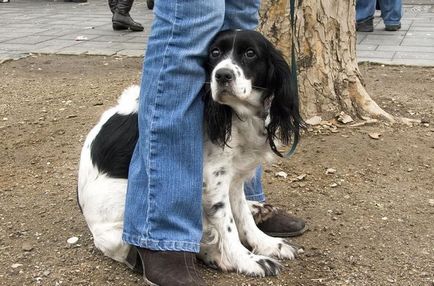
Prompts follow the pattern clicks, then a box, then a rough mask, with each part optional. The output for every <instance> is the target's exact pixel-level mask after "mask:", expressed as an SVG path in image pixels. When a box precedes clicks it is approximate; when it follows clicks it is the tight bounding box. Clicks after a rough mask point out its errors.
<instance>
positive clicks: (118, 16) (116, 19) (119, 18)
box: [112, 0, 143, 31]
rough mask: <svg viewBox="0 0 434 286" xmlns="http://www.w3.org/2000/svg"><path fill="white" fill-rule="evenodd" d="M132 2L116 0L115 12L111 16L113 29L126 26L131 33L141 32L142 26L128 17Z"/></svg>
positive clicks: (132, 0) (131, 0)
mask: <svg viewBox="0 0 434 286" xmlns="http://www.w3.org/2000/svg"><path fill="white" fill-rule="evenodd" d="M133 2H134V0H117V4H116V8H115V12H114V14H113V18H112V23H113V29H115V26H116V27H120V26H126V27H128V28H129V29H130V30H131V31H143V26H142V25H141V24H140V23H137V22H135V21H134V20H133V19H132V18H131V16H130V10H131V6H133Z"/></svg>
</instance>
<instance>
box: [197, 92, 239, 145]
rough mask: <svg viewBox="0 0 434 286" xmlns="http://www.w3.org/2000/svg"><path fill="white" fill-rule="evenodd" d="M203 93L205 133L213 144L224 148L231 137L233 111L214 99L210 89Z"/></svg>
mask: <svg viewBox="0 0 434 286" xmlns="http://www.w3.org/2000/svg"><path fill="white" fill-rule="evenodd" d="M205 88H206V89H207V90H205V91H204V92H203V100H204V104H205V108H204V121H205V123H204V124H205V132H206V133H207V135H208V138H209V139H210V140H211V142H212V143H214V144H216V145H218V146H221V147H224V146H226V145H227V142H228V141H229V139H230V137H231V129H232V109H231V108H230V107H229V106H227V105H224V104H220V103H218V102H215V101H214V100H213V99H212V95H211V91H210V89H209V86H208V87H205Z"/></svg>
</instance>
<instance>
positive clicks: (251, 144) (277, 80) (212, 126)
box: [78, 31, 302, 276]
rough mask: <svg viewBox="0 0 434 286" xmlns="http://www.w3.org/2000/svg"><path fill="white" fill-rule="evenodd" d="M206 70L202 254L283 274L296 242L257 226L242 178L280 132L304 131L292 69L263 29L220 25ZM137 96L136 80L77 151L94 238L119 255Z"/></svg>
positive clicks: (285, 138) (220, 263)
mask: <svg viewBox="0 0 434 286" xmlns="http://www.w3.org/2000/svg"><path fill="white" fill-rule="evenodd" d="M207 72H208V76H209V81H210V84H209V86H208V89H209V91H208V92H206V93H205V95H204V101H205V113H204V120H205V130H206V132H205V135H204V162H203V168H204V171H203V174H204V178H203V179H204V182H203V185H204V188H203V202H202V206H203V214H204V215H203V238H202V242H201V250H200V254H199V255H198V256H199V258H200V259H201V260H202V261H204V262H205V263H206V264H208V265H210V266H212V267H216V268H219V269H222V270H224V271H237V272H241V273H245V274H248V275H254V276H265V275H276V274H277V273H278V272H279V270H280V264H279V263H278V262H277V261H276V260H275V259H274V258H281V259H293V258H294V257H295V255H296V249H295V248H294V247H292V246H291V245H289V244H288V243H287V242H286V241H285V240H283V239H280V238H274V237H270V236H268V235H266V234H264V233H263V232H262V231H260V230H259V229H258V228H257V226H256V224H255V221H254V219H253V217H252V211H253V212H254V211H255V210H257V207H252V206H256V205H258V204H259V203H253V202H248V201H246V199H245V196H244V192H243V183H244V182H245V181H246V180H249V179H251V178H252V177H253V176H254V171H255V169H256V167H257V166H258V165H259V164H261V163H263V162H267V161H270V160H271V159H272V157H273V152H274V153H276V154H280V153H279V152H278V151H277V149H276V146H275V144H274V141H275V140H276V141H277V140H278V141H281V142H283V143H284V144H288V142H289V141H291V138H298V133H299V128H300V126H301V124H302V119H301V117H300V115H299V109H298V98H297V96H296V92H295V90H294V88H296V87H295V86H293V85H291V84H290V82H289V78H290V69H289V67H288V64H287V63H286V61H285V60H284V58H283V57H282V56H281V54H280V53H279V52H278V51H277V50H276V49H275V48H274V46H273V45H272V44H271V43H270V42H269V41H268V40H266V39H265V38H264V37H263V36H262V35H261V34H260V33H257V32H254V31H223V32H221V33H219V34H218V35H217V37H216V38H215V40H214V41H213V43H212V44H211V46H210V49H209V57H208V61H207ZM138 97H139V87H137V86H133V87H130V88H128V89H127V90H125V91H124V92H123V94H122V95H121V97H120V98H119V101H118V105H117V106H115V107H113V108H111V109H110V110H108V111H106V112H105V113H104V114H103V115H102V117H101V119H100V121H99V122H98V124H97V125H96V126H95V127H94V128H93V129H92V130H91V131H90V133H89V134H88V136H87V138H86V141H85V143H84V146H83V149H82V153H81V159H80V169H79V178H78V200H79V204H80V206H81V209H82V212H83V214H84V216H85V219H86V222H87V224H88V226H89V229H90V231H91V232H92V235H93V238H94V243H95V246H96V247H97V248H98V249H100V250H101V251H102V252H103V253H104V254H105V255H107V256H109V257H111V258H112V259H115V260H117V261H120V262H125V259H126V257H127V254H128V251H129V246H128V245H126V244H125V243H123V242H122V227H123V214H124V200H125V194H126V189H127V179H128V165H129V162H130V159H131V155H132V152H133V149H134V146H135V144H136V141H137V137H138V134H137V132H138V131H137V110H138ZM255 204H256V205H255ZM259 205H260V204H259ZM161 207H164V206H161Z"/></svg>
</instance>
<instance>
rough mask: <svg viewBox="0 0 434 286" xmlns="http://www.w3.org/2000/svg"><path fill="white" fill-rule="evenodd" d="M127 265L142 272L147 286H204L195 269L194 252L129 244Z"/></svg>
mask: <svg viewBox="0 0 434 286" xmlns="http://www.w3.org/2000/svg"><path fill="white" fill-rule="evenodd" d="M126 264H127V265H128V267H130V268H131V269H133V270H134V271H137V272H143V279H144V280H145V283H146V284H147V285H149V286H178V285H179V286H187V285H191V286H205V285H206V284H205V282H204V281H203V279H202V278H201V277H200V276H199V273H198V271H197V269H196V265H195V264H196V254H195V253H191V252H182V251H154V250H150V249H146V248H141V247H136V246H131V249H130V252H129V253H128V257H127V262H126Z"/></svg>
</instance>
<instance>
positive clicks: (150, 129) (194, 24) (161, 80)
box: [123, 0, 225, 285]
mask: <svg viewBox="0 0 434 286" xmlns="http://www.w3.org/2000/svg"><path fill="white" fill-rule="evenodd" d="M224 5H225V3H224V0H214V1H201V0H191V1H181V0H174V1H156V3H155V7H154V14H155V17H154V22H153V25H152V31H151V35H150V37H149V41H148V47H147V51H146V57H145V62H144V66H143V74H142V80H141V91H140V103H139V139H138V142H137V145H136V148H135V151H134V154H133V158H132V161H131V164H130V171H129V177H128V191H127V196H126V204H125V218H124V233H123V239H124V241H125V242H126V243H128V244H130V245H133V246H137V247H133V249H132V250H135V249H137V250H138V253H139V254H140V257H141V258H142V260H143V259H144V260H147V259H148V258H149V259H152V261H153V263H150V265H149V267H148V268H147V269H146V270H145V272H146V273H145V275H148V276H152V277H151V278H152V279H154V280H156V281H153V280H151V281H152V282H154V283H157V284H158V285H167V284H170V285H173V284H177V285H188V284H189V283H191V284H190V285H194V284H193V282H192V281H191V279H192V277H191V275H188V273H189V271H193V272H194V273H195V271H194V269H193V270H192V269H185V267H186V264H188V265H187V267H190V266H191V264H192V263H191V261H192V259H193V258H192V256H191V255H190V254H191V253H195V252H198V251H199V244H200V240H201V237H202V221H201V219H202V217H201V212H202V211H201V210H202V207H201V197H202V195H201V192H202V152H203V151H202V149H203V148H202V146H203V142H202V141H203V139H202V137H203V134H202V122H203V103H202V99H201V96H200V95H199V93H200V90H201V88H202V86H203V84H204V82H205V76H206V75H205V71H204V67H203V65H204V61H205V59H206V57H207V48H208V45H209V43H210V41H211V39H212V38H213V37H214V36H215V35H216V34H217V33H218V31H219V30H220V29H221V27H222V25H223V18H224ZM149 250H154V251H149ZM186 253H188V254H189V256H185V254H186ZM181 254H182V256H180V255H181ZM144 256H145V257H144ZM146 256H147V257H146ZM150 257H151V258H150ZM193 257H194V256H193ZM184 260H185V261H187V260H188V261H189V263H184V262H183V261H184ZM146 263H147V262H146V261H145V262H144V265H145V264H146ZM179 263H181V265H180V264H179ZM193 266H194V265H193ZM162 267H164V271H163V268H162ZM183 267H184V269H182V268H183ZM154 270H155V271H154ZM149 271H151V272H152V273H149ZM154 272H155V273H154ZM163 274H164V275H163ZM151 278H150V277H148V279H151ZM189 279H190V280H189ZM171 283H172V284H171ZM194 283H196V282H194Z"/></svg>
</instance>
